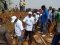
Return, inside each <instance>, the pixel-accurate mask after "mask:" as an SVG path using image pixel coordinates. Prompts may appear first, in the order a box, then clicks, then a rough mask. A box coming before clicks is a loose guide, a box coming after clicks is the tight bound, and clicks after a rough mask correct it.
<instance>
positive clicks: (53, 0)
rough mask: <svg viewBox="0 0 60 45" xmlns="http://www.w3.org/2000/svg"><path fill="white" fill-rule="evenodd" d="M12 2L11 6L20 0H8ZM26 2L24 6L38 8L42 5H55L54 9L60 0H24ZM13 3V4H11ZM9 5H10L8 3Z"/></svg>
mask: <svg viewBox="0 0 60 45" xmlns="http://www.w3.org/2000/svg"><path fill="white" fill-rule="evenodd" d="M10 1H11V2H12V5H11V7H13V6H14V4H15V5H16V4H17V5H18V4H19V1H20V0H10ZM25 1H26V2H27V5H26V8H38V9H39V8H40V7H41V6H42V5H46V7H47V8H48V7H49V6H52V7H55V8H56V9H57V8H59V7H60V0H25ZM13 3H14V4H13ZM9 6H10V5H9Z"/></svg>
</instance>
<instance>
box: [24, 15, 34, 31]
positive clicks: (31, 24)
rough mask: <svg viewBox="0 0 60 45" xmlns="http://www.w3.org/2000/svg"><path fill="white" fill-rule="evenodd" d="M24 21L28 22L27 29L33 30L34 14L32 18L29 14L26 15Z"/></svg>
mask: <svg viewBox="0 0 60 45" xmlns="http://www.w3.org/2000/svg"><path fill="white" fill-rule="evenodd" d="M23 22H25V23H26V26H25V29H26V30H27V31H32V28H33V24H34V17H33V16H32V17H31V18H29V16H26V17H25V18H24V19H23Z"/></svg>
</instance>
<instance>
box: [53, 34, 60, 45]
mask: <svg viewBox="0 0 60 45" xmlns="http://www.w3.org/2000/svg"><path fill="white" fill-rule="evenodd" d="M59 41H60V34H57V35H55V36H54V37H53V40H52V45H58V42H59Z"/></svg>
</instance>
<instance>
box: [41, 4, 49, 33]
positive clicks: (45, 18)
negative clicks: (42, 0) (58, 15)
mask: <svg viewBox="0 0 60 45" xmlns="http://www.w3.org/2000/svg"><path fill="white" fill-rule="evenodd" d="M41 8H42V10H43V13H42V17H41V27H42V29H41V31H43V33H44V34H46V33H47V32H48V30H47V29H48V28H47V26H48V25H47V22H48V10H47V9H46V7H45V5H42V7H41Z"/></svg>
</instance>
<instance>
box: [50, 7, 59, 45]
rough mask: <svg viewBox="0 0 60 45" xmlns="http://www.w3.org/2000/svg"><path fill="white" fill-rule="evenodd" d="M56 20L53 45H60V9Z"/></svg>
mask: <svg viewBox="0 0 60 45" xmlns="http://www.w3.org/2000/svg"><path fill="white" fill-rule="evenodd" d="M55 19H56V25H57V26H56V31H55V32H56V34H55V35H54V37H53V40H52V44H51V45H58V42H59V41H60V8H59V9H58V12H57V15H56V16H55Z"/></svg>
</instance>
